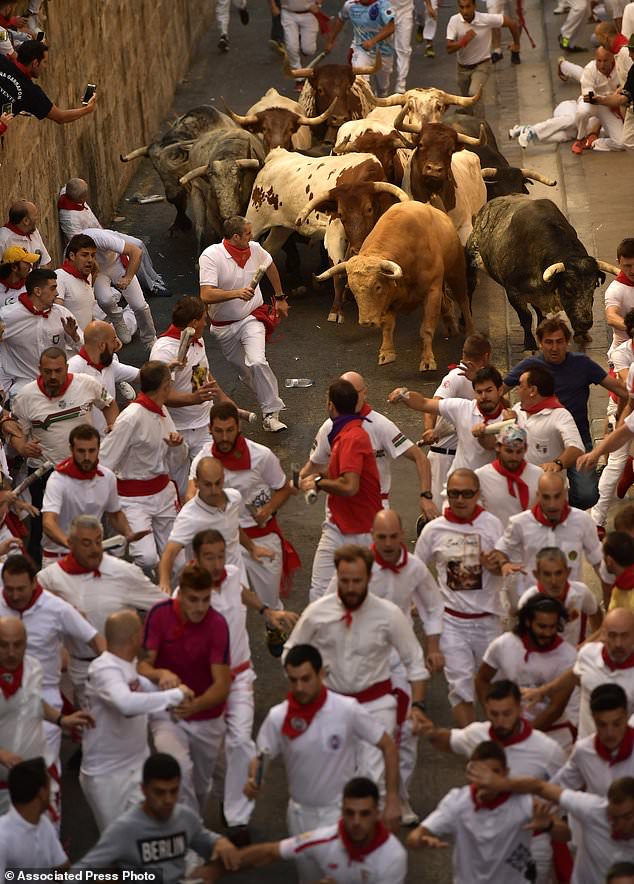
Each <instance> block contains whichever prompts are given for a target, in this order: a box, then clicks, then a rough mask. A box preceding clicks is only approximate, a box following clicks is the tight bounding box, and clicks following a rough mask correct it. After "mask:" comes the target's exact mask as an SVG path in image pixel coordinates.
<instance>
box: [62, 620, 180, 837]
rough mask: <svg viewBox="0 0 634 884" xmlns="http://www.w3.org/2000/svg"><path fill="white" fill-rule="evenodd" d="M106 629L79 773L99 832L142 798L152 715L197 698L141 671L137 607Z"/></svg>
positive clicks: (90, 681)
mask: <svg viewBox="0 0 634 884" xmlns="http://www.w3.org/2000/svg"><path fill="white" fill-rule="evenodd" d="M105 633H106V644H107V649H106V650H105V651H104V652H103V654H102V655H101V656H100V657H97V658H96V659H95V660H93V662H92V663H91V664H90V666H89V667H88V678H87V681H86V694H85V696H86V702H87V705H88V707H89V708H90V710H91V713H92V714H93V715H94V718H95V727H94V728H93V729H91V730H90V731H88V732H87V733H86V734H85V735H84V739H83V741H82V762H81V770H80V774H79V782H80V783H81V787H82V789H83V792H84V795H85V796H86V800H87V801H88V804H89V805H90V809H91V810H92V812H93V815H94V817H95V822H96V823H97V827H98V829H99V831H100V832H103V830H104V829H105V828H106V827H107V826H108V825H110V823H112V822H114V821H115V820H116V819H118V817H119V816H120V815H121V814H122V813H123V812H124V811H126V810H128V809H129V808H130V807H132V806H133V805H134V804H137V803H138V802H139V801H141V800H142V798H143V795H142V792H141V775H142V771H143V763H144V762H145V759H146V758H147V757H148V755H149V754H150V752H149V747H148V739H147V728H148V715H160V714H161V713H165V712H166V711H167V710H169V709H170V707H174V706H178V705H179V704H180V703H182V702H183V701H184V700H191V699H193V696H194V692H193V691H192V690H191V688H188V687H187V685H184V684H181V685H179V686H178V687H173V688H169V689H167V690H161V689H160V687H159V686H157V685H155V684H153V683H152V682H151V681H150V680H149V679H147V678H145V677H144V676H142V675H139V673H138V672H137V657H138V654H139V650H140V648H141V642H142V639H143V626H142V624H141V620H140V618H139V615H138V614H137V613H136V611H132V610H125V609H124V610H122V611H117V613H115V614H111V615H110V616H109V617H108V619H107V620H106V626H105Z"/></svg>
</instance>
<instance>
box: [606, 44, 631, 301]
mask: <svg viewBox="0 0 634 884" xmlns="http://www.w3.org/2000/svg"><path fill="white" fill-rule="evenodd" d="M627 42H628V41H627V37H626V36H625V34H617V35H616V37H615V38H614V40H612V44H611V46H610V52H611V53H612V55H616V54H617V52H618V51H619V50H620V49H623V47H624V46H627ZM630 284H631V285H634V283H630Z"/></svg>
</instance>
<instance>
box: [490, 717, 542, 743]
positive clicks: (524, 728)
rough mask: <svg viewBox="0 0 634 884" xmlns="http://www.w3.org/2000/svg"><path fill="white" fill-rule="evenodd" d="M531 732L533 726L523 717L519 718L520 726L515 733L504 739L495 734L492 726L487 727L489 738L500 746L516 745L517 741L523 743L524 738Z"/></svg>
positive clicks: (526, 738)
mask: <svg viewBox="0 0 634 884" xmlns="http://www.w3.org/2000/svg"><path fill="white" fill-rule="evenodd" d="M532 733H533V728H532V725H531V724H530V722H528V721H526V719H525V718H520V727H519V730H518V732H517V733H516V734H511V736H510V737H507V738H506V739H505V740H502V739H501V738H500V737H498V736H496V734H495V732H494V730H493V726H491V727H490V728H489V739H490V740H493V742H494V743H499V744H500V745H501V746H504V747H506V746H516V745H517V743H523V742H524V740H528V738H529V737H530V735H531V734H532Z"/></svg>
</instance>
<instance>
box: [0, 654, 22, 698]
mask: <svg viewBox="0 0 634 884" xmlns="http://www.w3.org/2000/svg"><path fill="white" fill-rule="evenodd" d="M23 674H24V663H20V665H19V666H18V668H17V669H16V670H15V672H11V671H10V670H9V669H5V668H4V666H0V690H1V691H2V693H3V694H4V699H5V700H8V699H9V698H10V697H12V696H13V695H14V694H15V693H17V691H19V690H20V688H21V687H22V676H23Z"/></svg>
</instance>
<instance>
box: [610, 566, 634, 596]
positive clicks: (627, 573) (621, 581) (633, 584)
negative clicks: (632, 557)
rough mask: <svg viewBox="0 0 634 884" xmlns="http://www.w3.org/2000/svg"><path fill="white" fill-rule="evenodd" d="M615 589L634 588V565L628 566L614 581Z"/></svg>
mask: <svg viewBox="0 0 634 884" xmlns="http://www.w3.org/2000/svg"><path fill="white" fill-rule="evenodd" d="M614 588H615V589H624V590H626V591H627V590H630V589H634V565H630V567H629V568H626V569H625V570H624V571H623V572H622V573H621V574H619V576H618V577H617V578H616V580H615V581H614Z"/></svg>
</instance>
